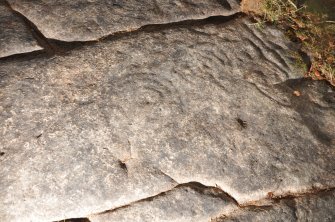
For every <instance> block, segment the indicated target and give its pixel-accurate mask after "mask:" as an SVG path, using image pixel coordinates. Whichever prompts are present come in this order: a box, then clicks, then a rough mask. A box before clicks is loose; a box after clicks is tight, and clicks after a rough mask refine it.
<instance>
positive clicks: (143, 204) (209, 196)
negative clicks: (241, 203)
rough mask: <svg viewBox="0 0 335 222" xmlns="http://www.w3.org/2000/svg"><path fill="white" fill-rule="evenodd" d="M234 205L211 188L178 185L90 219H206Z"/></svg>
mask: <svg viewBox="0 0 335 222" xmlns="http://www.w3.org/2000/svg"><path fill="white" fill-rule="evenodd" d="M236 209H237V206H236V205H235V203H234V202H233V201H231V200H230V198H229V197H227V196H226V195H225V194H223V193H222V192H221V191H218V190H217V189H215V188H203V187H195V188H193V187H192V186H190V187H189V186H180V187H177V188H175V189H173V190H171V191H169V192H166V193H164V195H159V196H157V197H154V198H151V199H149V200H143V201H140V202H137V203H134V204H131V205H129V206H125V207H123V208H120V209H116V210H114V211H111V212H105V213H102V214H98V215H92V216H90V217H89V220H90V221H92V222H106V221H118V222H122V221H134V222H154V221H155V222H159V221H171V222H178V221H180V222H191V221H194V222H196V221H197V222H202V221H203V222H207V221H209V220H210V219H211V218H215V217H216V216H218V215H220V214H222V213H225V212H231V211H233V210H236Z"/></svg>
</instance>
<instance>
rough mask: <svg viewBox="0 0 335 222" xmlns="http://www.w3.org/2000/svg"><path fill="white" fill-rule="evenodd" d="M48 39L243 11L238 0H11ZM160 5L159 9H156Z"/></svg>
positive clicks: (76, 37)
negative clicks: (60, 1)
mask: <svg viewBox="0 0 335 222" xmlns="http://www.w3.org/2000/svg"><path fill="white" fill-rule="evenodd" d="M8 2H9V3H10V4H11V7H12V8H13V9H15V10H16V11H18V12H20V13H21V14H22V15H24V16H25V17H26V18H28V19H29V20H30V21H32V23H34V24H35V25H36V26H37V27H38V29H39V30H41V32H42V33H43V34H44V36H46V37H47V38H49V39H58V40H61V41H92V40H96V39H99V38H101V37H103V36H107V35H110V34H112V33H115V32H120V31H127V30H134V29H138V28H140V27H142V26H144V25H147V24H162V23H171V22H177V21H181V20H189V19H203V18H207V17H210V16H219V15H223V16H229V15H232V14H235V13H236V12H239V11H240V6H239V1H237V0H220V1H218V0H209V1H206V2H204V1H200V0H195V1H192V2H190V1H187V0H177V1H173V2H166V1H160V0H157V1H138V0H128V1H106V0H95V1H85V2H82V1H79V0H71V1H63V2H62V4H59V3H57V2H55V1H52V0H48V1H45V0H44V1H41V0H39V1H34V2H31V1H24V0H8ZM157 9H158V10H157Z"/></svg>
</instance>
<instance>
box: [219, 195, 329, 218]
mask: <svg viewBox="0 0 335 222" xmlns="http://www.w3.org/2000/svg"><path fill="white" fill-rule="evenodd" d="M334 206H335V192H334V191H327V192H322V193H320V194H318V195H308V194H307V195H306V196H303V197H298V198H290V199H283V200H280V201H278V203H276V204H275V205H274V206H268V207H253V208H244V209H243V208H242V209H239V210H235V211H233V212H232V213H229V214H228V215H225V216H221V217H220V218H217V219H215V220H213V222H243V221H245V222H258V221H259V222H263V221H273V222H276V221H278V222H280V221H292V222H293V221H311V222H330V221H334V220H335V210H334Z"/></svg>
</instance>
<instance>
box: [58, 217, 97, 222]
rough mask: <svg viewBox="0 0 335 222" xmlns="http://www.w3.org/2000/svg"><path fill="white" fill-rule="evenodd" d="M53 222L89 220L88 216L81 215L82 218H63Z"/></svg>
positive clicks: (82, 221)
mask: <svg viewBox="0 0 335 222" xmlns="http://www.w3.org/2000/svg"><path fill="white" fill-rule="evenodd" d="M54 222H91V221H90V220H89V219H88V218H86V217H82V218H71V219H65V220H59V221H54Z"/></svg>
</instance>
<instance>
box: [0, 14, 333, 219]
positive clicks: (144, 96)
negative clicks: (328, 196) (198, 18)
mask: <svg viewBox="0 0 335 222" xmlns="http://www.w3.org/2000/svg"><path fill="white" fill-rule="evenodd" d="M294 52H296V46H295V45H294V44H293V43H291V42H289V41H288V40H287V39H286V38H285V37H284V36H283V34H282V33H281V32H279V31H277V30H275V29H273V28H270V27H268V28H264V29H262V30H260V29H257V28H256V27H254V26H253V25H252V24H250V22H248V21H247V20H245V19H234V20H233V21H230V22H226V23H223V24H222V23H220V24H216V23H214V24H206V25H193V26H192V25H187V26H185V27H175V28H173V27H171V28H166V29H163V30H158V31H149V32H145V31H142V32H136V33H134V34H130V35H127V36H124V37H119V38H117V39H114V40H113V39H112V40H108V41H107V40H105V41H102V42H99V43H97V44H89V45H87V46H85V47H81V48H78V49H75V50H72V51H70V52H68V53H67V54H64V55H58V56H50V57H45V56H39V57H36V58H30V59H23V58H22V59H20V60H14V59H13V60H10V61H6V62H2V63H0V134H1V143H0V152H1V156H0V184H1V186H0V201H1V203H0V204H1V206H2V207H1V208H0V221H9V222H10V221H37V222H38V221H53V220H60V219H64V218H75V217H87V216H89V215H91V214H94V213H99V212H103V211H105V210H109V209H114V208H116V207H121V206H123V205H126V204H130V203H132V202H134V201H140V200H142V199H145V198H148V197H151V196H156V195H157V194H159V193H161V192H166V191H168V190H170V189H172V188H173V187H175V186H176V184H177V183H179V184H184V183H189V182H192V181H195V182H199V183H201V184H203V185H205V186H213V187H215V186H217V187H218V189H222V190H223V191H225V192H227V193H228V194H229V195H230V196H232V197H233V198H234V199H236V200H237V202H238V203H239V204H248V203H249V204H250V202H255V201H258V203H261V202H264V200H267V197H269V196H279V195H286V194H289V193H299V192H306V191H310V190H314V191H315V190H316V191H317V190H319V189H324V188H329V187H334V185H335V171H334V167H335V165H334V164H335V162H334V161H333V160H334V157H335V146H334V139H335V135H334V129H335V99H334V94H335V92H334V89H333V88H332V87H330V86H329V85H327V84H326V83H325V82H312V81H309V80H303V79H294V78H296V77H297V76H299V75H300V74H299V73H302V71H301V70H299V69H297V68H295V66H294V65H292V58H291V56H292V54H293V53H294ZM295 90H299V91H300V92H301V96H299V97H297V96H295V95H294V94H293V91H295ZM175 192H176V193H175ZM167 193H169V192H167ZM178 193H179V194H178ZM169 194H170V193H169ZM191 194H192V195H190V196H187V195H186V194H185V190H183V189H180V188H179V189H175V190H174V191H173V192H172V191H171V195H170V196H171V198H170V196H169V195H167V198H168V200H167V201H168V202H169V201H171V202H173V201H174V198H175V197H176V195H181V196H182V197H183V198H184V199H185V200H189V202H192V200H194V201H199V203H202V204H206V203H208V201H209V202H210V203H212V202H211V201H219V204H220V206H222V207H223V208H222V209H224V207H225V206H226V202H227V201H225V200H217V199H216V198H211V197H206V195H205V194H203V193H202V194H197V192H193V191H192V192H191ZM270 194H271V195H270ZM200 197H201V198H200ZM202 198H203V199H204V200H200V199H202ZM157 201H158V202H160V199H159V200H157ZM164 201H166V200H165V199H164V200H162V202H161V203H162V204H163V202H164ZM181 204H182V203H181ZM181 206H183V205H181ZM148 207H151V209H152V210H156V209H157V208H155V206H152V205H150V204H148ZM134 208H135V209H141V206H140V205H139V204H136V205H135V207H134ZM206 209H207V208H201V206H199V208H197V212H196V213H195V214H194V215H197V216H199V218H206V217H211V216H212V215H214V214H215V213H216V212H218V211H219V209H218V208H216V207H214V208H210V211H207V210H206ZM125 210H126V209H125ZM169 210H170V209H169ZM191 211H192V210H191V209H190V208H185V212H186V213H185V215H189V214H190V213H189V212H191ZM136 212H137V211H136ZM168 212H169V211H167V212H160V214H159V215H167V213H168ZM203 212H205V214H203ZM177 214H178V213H176V215H177ZM148 215H150V214H148ZM134 216H136V214H134ZM326 216H327V215H325V217H326ZM186 219H187V218H186ZM189 220H191V219H189Z"/></svg>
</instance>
